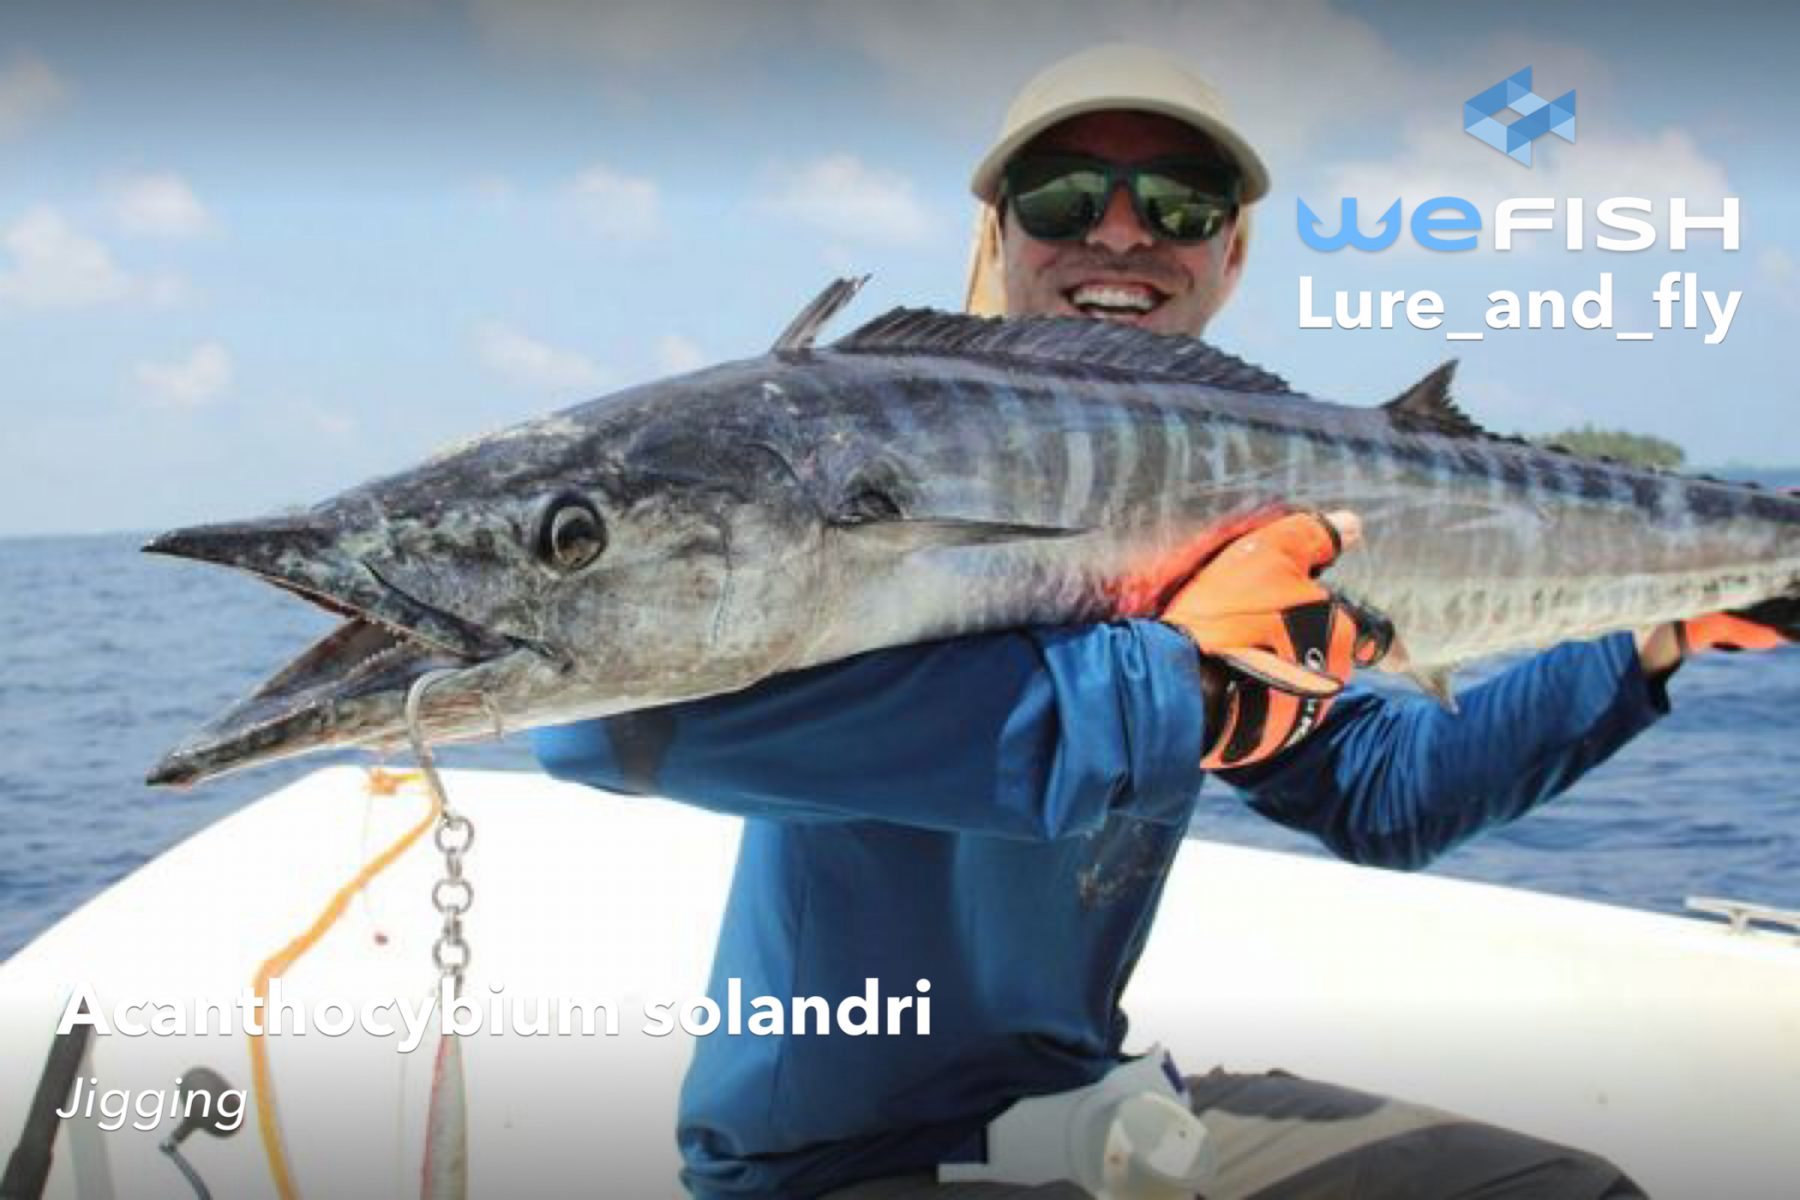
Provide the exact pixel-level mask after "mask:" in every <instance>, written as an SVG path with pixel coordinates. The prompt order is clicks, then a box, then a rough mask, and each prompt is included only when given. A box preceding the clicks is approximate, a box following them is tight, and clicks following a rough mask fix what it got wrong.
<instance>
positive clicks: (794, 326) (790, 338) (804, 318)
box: [769, 275, 869, 354]
mask: <svg viewBox="0 0 1800 1200" xmlns="http://www.w3.org/2000/svg"><path fill="white" fill-rule="evenodd" d="M867 282H869V277H868V276H867V275H858V276H856V277H854V278H845V279H834V280H832V281H831V282H830V283H829V284H827V285H826V286H825V290H824V291H822V292H820V293H819V294H818V295H817V296H814V297H813V299H812V303H811V304H808V305H807V306H806V307H805V308H803V309H801V310H800V315H799V316H797V317H795V318H794V319H793V320H792V321H790V322H788V327H787V328H786V329H784V330H782V331H781V336H780V337H778V338H776V339H775V344H774V345H773V346H771V347H769V352H770V353H771V354H801V353H804V352H806V351H807V350H810V349H812V344H813V342H814V340H815V339H817V338H818V336H819V330H821V329H823V328H824V327H825V323H826V322H827V321H829V320H831V318H833V317H835V316H837V315H838V313H839V312H841V311H842V310H843V307H844V305H846V304H848V303H850V301H851V300H853V299H855V298H856V293H857V292H859V291H861V290H862V285H863V284H865V283H867Z"/></svg>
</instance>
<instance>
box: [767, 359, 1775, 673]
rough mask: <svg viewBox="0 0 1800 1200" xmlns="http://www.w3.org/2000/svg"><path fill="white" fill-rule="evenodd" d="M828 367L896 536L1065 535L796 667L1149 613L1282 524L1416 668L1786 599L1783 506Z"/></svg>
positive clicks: (979, 382)
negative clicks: (1307, 515)
mask: <svg viewBox="0 0 1800 1200" xmlns="http://www.w3.org/2000/svg"><path fill="white" fill-rule="evenodd" d="M821 357H823V358H826V359H829V358H831V357H834V356H831V355H829V353H827V354H826V355H823V356H821ZM843 361H844V369H841V370H840V369H837V364H832V363H829V362H814V363H811V364H807V365H806V366H804V367H803V368H802V369H805V370H811V371H815V372H823V375H824V378H825V379H826V380H828V382H827V383H826V385H825V386H824V387H823V389H822V392H821V394H826V395H829V396H830V398H831V399H830V401H829V403H830V404H831V405H832V406H834V407H835V408H836V409H837V410H838V412H837V416H839V417H844V418H846V419H848V421H849V424H850V427H852V428H857V429H859V430H860V432H861V436H852V437H851V438H849V439H848V441H849V443H851V445H849V446H848V447H846V448H845V452H844V454H845V457H847V458H851V459H855V458H860V459H867V458H868V457H870V456H871V455H873V456H875V457H877V458H879V459H881V460H883V461H885V462H888V463H890V464H894V465H896V467H897V469H896V471H895V474H896V476H897V477H899V478H901V479H904V481H905V484H906V489H907V491H908V493H909V494H908V496H907V503H906V506H905V509H904V511H905V513H906V514H907V515H909V516H919V517H951V518H959V519H964V520H981V521H992V522H1001V523H1007V524H1024V525H1037V526H1043V527H1046V528H1049V529H1072V530H1078V531H1081V532H1080V533H1079V535H1078V536H1073V537H1066V538H1045V539H1022V540H1019V541H1014V542H1009V543H1006V544H1001V545H992V546H984V547H962V548H950V549H934V550H926V551H922V552H919V553H915V554H913V555H910V556H908V557H907V558H906V560H905V561H904V562H903V563H897V564H895V565H894V569H893V570H892V571H891V572H889V573H881V572H876V573H874V574H871V575H869V576H867V577H866V578H865V579H863V580H862V581H860V582H859V583H858V584H856V585H855V586H856V587H858V589H859V595H858V596H857V598H856V599H855V600H853V601H852V602H851V603H848V604H846V605H845V606H844V608H843V611H845V612H848V613H854V614H856V618H855V626H856V627H855V628H854V629H849V628H845V629H834V630H831V631H828V632H827V633H826V634H825V635H823V636H822V637H821V640H820V642H819V644H818V646H817V649H816V653H815V654H814V655H813V656H811V661H826V660H829V659H830V658H834V657H838V656H840V655H841V654H842V653H846V652H854V650H851V649H849V648H848V647H849V646H850V644H851V643H855V647H854V649H869V648H872V647H874V646H879V645H890V644H900V643H905V642H912V641H919V640H924V639H927V638H935V637H943V636H951V635H956V634H966V633H971V632H976V631H980V630H985V629H996V628H1004V627H1010V626H1019V625H1028V624H1040V623H1060V622H1072V621H1082V620H1090V619H1094V618H1097V617H1106V616H1114V615H1120V614H1128V615H1129V614H1135V615H1144V614H1149V613H1154V612H1155V611H1157V610H1158V608H1159V606H1160V602H1161V600H1162V599H1163V598H1164V597H1166V595H1167V593H1168V591H1169V590H1170V588H1171V587H1172V586H1173V585H1174V584H1176V583H1178V582H1179V581H1180V580H1181V579H1183V578H1185V577H1186V575H1187V574H1188V573H1189V571H1190V570H1191V569H1192V567H1193V566H1194V564H1195V562H1197V561H1199V558H1200V556H1201V555H1202V554H1204V553H1208V552H1210V551H1211V550H1212V549H1215V548H1216V546H1217V544H1218V542H1219V541H1220V539H1221V538H1222V537H1224V536H1226V535H1227V534H1229V533H1231V532H1235V531H1238V530H1241V529H1242V528H1244V527H1245V523H1246V522H1249V521H1255V520H1257V519H1258V518H1259V516H1260V517H1262V518H1265V519H1266V516H1267V515H1268V514H1269V513H1270V511H1271V510H1273V509H1274V508H1275V507H1276V506H1291V507H1308V508H1319V509H1326V508H1349V509H1352V510H1354V511H1356V512H1358V513H1360V514H1361V515H1362V516H1363V518H1364V522H1365V529H1366V539H1365V546H1364V547H1363V548H1361V549H1358V550H1355V551H1352V552H1351V553H1349V554H1347V555H1346V556H1345V557H1344V558H1343V559H1342V560H1341V561H1340V562H1339V563H1338V564H1337V565H1336V566H1334V567H1333V568H1332V570H1331V572H1330V574H1329V576H1328V578H1329V580H1331V581H1332V582H1334V584H1335V585H1336V586H1339V587H1341V588H1342V589H1344V590H1345V591H1346V592H1348V593H1351V594H1353V595H1355V596H1356V597H1358V598H1359V599H1361V600H1363V601H1365V602H1367V603H1370V604H1373V605H1374V606H1376V607H1377V608H1379V609H1381V610H1382V611H1384V612H1386V613H1387V614H1388V615H1389V616H1390V617H1392V618H1393V620H1394V622H1395V624H1396V627H1397V628H1398V630H1399V631H1400V634H1401V637H1402V639H1403V640H1404V642H1405V643H1406V645H1407V648H1408V651H1409V653H1410V655H1411V657H1412V660H1413V662H1414V664H1415V665H1417V666H1419V667H1421V668H1426V669H1429V668H1435V667H1441V666H1450V665H1454V664H1457V663H1461V662H1465V661H1469V660H1472V659H1475V658H1479V657H1482V656H1485V655H1490V654H1495V653H1501V652H1506V651H1511V650H1519V649H1526V648H1532V647H1540V646H1546V645H1552V644H1555V643H1557V642H1561V641H1566V640H1570V639H1575V638H1585V637H1592V636H1596V635H1598V634H1601V633H1604V632H1607V631H1610V630H1615V629H1625V628H1632V627H1636V626H1640V625H1646V624H1651V623H1655V622H1657V621H1663V620H1670V619H1674V618H1678V617H1682V616H1691V615H1694V614H1696V613H1700V612H1706V611H1713V610H1717V609H1721V608H1729V607H1739V606H1742V605H1746V604H1750V603H1753V602H1755V601H1758V600H1761V599H1766V598H1768V597H1769V596H1772V595H1777V594H1780V593H1783V592H1785V591H1788V590H1791V589H1793V588H1794V587H1795V586H1796V585H1797V584H1800V501H1795V500H1793V499H1791V498H1788V497H1785V496H1779V495H1774V494H1770V493H1766V492H1759V491H1755V490H1752V489H1750V488H1747V487H1739V486H1734V485H1722V484H1716V483H1710V482H1706V481H1701V480H1691V479H1683V478H1680V477H1672V476H1665V475H1659V474H1653V473H1647V472H1640V471H1634V470H1631V469H1628V468H1625V467H1621V466H1617V465H1610V464H1604V463H1599V462H1590V461H1587V460H1580V459H1575V458H1572V457H1570V456H1566V455H1562V454H1559V453H1555V452H1551V451H1545V450H1540V449H1537V448H1533V447H1527V446H1523V445H1516V444H1512V443H1509V442H1506V441H1503V440H1499V439H1486V438H1481V439H1476V438H1465V437H1446V436H1440V435H1431V434H1415V433H1406V432H1400V431H1397V430H1396V429H1395V428H1394V427H1393V424H1392V422H1391V421H1390V419H1389V416H1388V414H1387V413H1385V412H1384V411H1382V410H1379V409H1351V408H1343V407H1338V406H1333V405H1326V404H1321V403H1319V402H1316V401H1312V400H1308V399H1306V398H1303V397H1277V396H1268V395H1249V394H1243V393H1234V392H1230V391H1223V390H1219V389H1214V388H1209V387H1206V386H1204V385H1198V384H1193V383H1183V382H1174V381H1169V380H1165V379H1159V378H1149V379H1131V378H1128V377H1121V376H1122V374H1123V373H1122V372H1119V371H1116V370H1115V371H1103V370H1093V369H1082V368H1081V367H1079V366H1077V367H1075V368H1072V369H1061V368H1058V369H1054V370H1044V371H1025V370H1021V369H1020V368H1019V367H1018V366H1016V365H1009V364H1005V363H994V362H990V361H983V360H979V359H969V358H962V357H958V356H955V355H941V356H929V355H917V354H914V355H907V356H904V357H894V358H883V357H881V356H879V355H866V354H865V355H858V356H856V357H855V359H854V362H850V361H849V356H843ZM828 457H829V456H828ZM834 469H835V470H837V471H839V472H842V471H843V470H845V469H846V468H845V467H844V465H843V464H842V463H840V464H838V465H837V466H836V467H835V468H834Z"/></svg>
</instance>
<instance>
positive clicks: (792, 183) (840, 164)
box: [762, 154, 933, 243]
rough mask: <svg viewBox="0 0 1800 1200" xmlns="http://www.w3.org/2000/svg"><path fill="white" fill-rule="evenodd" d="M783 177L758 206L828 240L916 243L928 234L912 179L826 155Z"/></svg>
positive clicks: (928, 223) (927, 220) (928, 221)
mask: <svg viewBox="0 0 1800 1200" xmlns="http://www.w3.org/2000/svg"><path fill="white" fill-rule="evenodd" d="M782 177H783V180H784V182H783V183H782V184H781V186H780V187H778V188H777V189H775V190H773V191H771V192H769V193H768V194H767V195H765V196H764V197H763V200H762V205H763V207H764V208H765V209H767V210H768V211H770V212H775V213H779V214H781V215H783V216H786V217H790V218H792V219H794V220H796V221H799V222H801V223H803V224H806V225H810V226H812V227H813V228H814V229H816V230H817V231H819V232H820V233H824V234H827V235H828V236H831V237H836V238H843V239H845V240H848V241H856V242H896V243H915V242H921V241H924V240H926V239H927V238H929V237H930V235H931V233H932V231H933V225H932V221H931V218H930V216H929V215H928V214H927V213H926V211H925V207H924V205H922V204H921V203H920V202H919V199H918V197H917V196H916V195H915V194H914V189H913V184H912V181H911V180H909V179H907V178H906V177H905V176H904V175H899V174H896V173H895V172H892V171H883V170H879V169H876V168H873V167H869V166H866V165H864V164H863V162H862V161H861V160H860V159H858V158H856V157H855V156H854V155H850V154H831V155H827V156H826V157H824V158H820V159H815V160H813V161H812V162H810V163H805V164H803V165H802V166H800V167H799V168H798V169H795V170H788V171H783V172H782Z"/></svg>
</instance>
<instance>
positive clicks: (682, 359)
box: [656, 333, 706, 375]
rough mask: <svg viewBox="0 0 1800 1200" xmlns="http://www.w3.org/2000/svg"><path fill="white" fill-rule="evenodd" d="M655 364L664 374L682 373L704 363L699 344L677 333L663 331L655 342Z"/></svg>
mask: <svg viewBox="0 0 1800 1200" xmlns="http://www.w3.org/2000/svg"><path fill="white" fill-rule="evenodd" d="M656 365H657V366H658V367H659V368H660V369H661V370H662V372H663V373H664V374H665V375H684V374H686V373H687V372H689V371H698V370H699V369H700V368H701V367H703V366H705V365H706V354H705V352H704V351H702V350H701V349H700V347H699V346H697V345H695V344H694V343H693V342H691V341H689V340H688V339H687V338H684V337H682V336H681V335H680V334H678V333H665V334H663V336H662V337H660V338H658V339H657V342H656Z"/></svg>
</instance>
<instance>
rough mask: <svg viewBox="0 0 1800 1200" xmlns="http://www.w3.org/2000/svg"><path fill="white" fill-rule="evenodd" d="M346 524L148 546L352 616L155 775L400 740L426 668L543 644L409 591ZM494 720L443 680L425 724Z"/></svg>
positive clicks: (466, 691) (442, 726) (182, 782)
mask: <svg viewBox="0 0 1800 1200" xmlns="http://www.w3.org/2000/svg"><path fill="white" fill-rule="evenodd" d="M341 528H342V527H341V526H339V525H337V524H335V523H334V522H331V521H328V520H323V519H314V518H295V519H280V520H274V521H258V522H246V523H242V524H231V525H206V526H197V527H194V528H189V529H178V530H175V531H173V532H171V533H166V534H163V535H162V536H160V537H157V538H155V539H153V540H152V541H151V542H150V543H149V544H147V545H146V546H144V551H145V552H146V553H150V554H161V555H168V556H171V557H176V558H185V559H191V560H194V561H198V562H207V563H213V564H216V565H220V566H227V567H231V568H234V569H236V570H240V571H244V572H247V573H248V574H251V575H254V576H256V577H257V578H259V579H262V580H264V581H265V582H268V583H270V584H273V585H274V586H276V587H279V588H281V589H283V590H284V591H287V592H291V593H293V594H294V595H297V596H299V597H301V598H302V599H305V600H307V601H308V602H310V603H312V604H314V605H316V606H318V607H319V608H322V609H324V610H326V611H327V612H331V613H333V614H335V615H337V616H340V617H342V618H344V620H343V622H342V623H341V624H340V625H338V626H337V628H335V629H333V630H332V631H331V632H330V633H328V634H327V635H326V636H325V637H323V638H321V639H320V640H319V641H317V642H315V643H314V644H313V645H312V646H311V647H310V648H309V649H307V650H306V651H305V653H303V654H301V655H300V656H299V657H298V658H296V659H294V660H293V661H292V662H290V663H289V664H288V665H287V666H285V667H283V668H282V669H281V670H280V671H278V672H277V673H276V674H275V675H273V676H271V677H270V678H269V679H268V681H267V682H265V683H263V684H262V686H260V687H259V688H257V689H256V690H255V691H254V692H252V693H251V694H250V695H249V696H247V697H245V698H244V699H243V700H240V701H238V702H237V703H236V704H234V705H232V706H231V707H230V708H228V709H227V710H225V711H224V712H223V713H221V714H219V715H218V716H217V717H215V718H214V719H213V720H211V721H210V722H208V723H207V724H206V725H204V726H202V727H201V728H200V729H198V730H196V731H195V732H194V733H192V734H191V735H189V736H188V737H187V738H186V739H184V740H183V741H182V742H181V743H180V744H179V745H177V746H176V747H175V748H174V749H172V750H170V751H169V752H168V753H167V754H166V755H164V756H163V758H162V760H161V761H160V762H158V763H157V764H156V766H155V767H153V768H152V769H151V771H150V773H149V775H148V776H147V777H146V782H147V783H149V784H151V785H152V786H177V787H180V786H187V785H191V784H194V783H199V782H201V781H202V780H205V779H210V778H212V777H214V776H217V775H222V774H224V773H226V772H228V771H235V770H240V769H242V768H244V767H249V766H254V765H258V764H261V763H265V762H272V761H275V760H277V759H281V758H288V757H291V756H293V755H296V754H302V753H305V752H306V751H309V750H314V749H321V748H324V747H327V746H336V745H361V746H370V747H378V748H379V747H386V746H391V745H395V744H398V743H399V742H400V741H401V740H402V739H403V738H404V736H405V724H404V720H403V715H402V714H403V708H404V704H405V699H406V694H407V691H408V690H409V689H410V688H411V687H412V685H413V683H414V681H416V680H417V679H419V678H420V677H421V676H423V675H424V674H425V673H427V672H429V671H436V670H444V669H449V670H464V671H467V670H473V669H474V668H478V667H482V666H485V665H488V664H492V663H494V662H496V661H497V660H500V659H503V658H506V657H508V656H510V655H513V654H516V653H519V652H521V651H525V652H534V651H535V652H537V653H542V651H541V649H540V648H537V647H535V646H534V645H533V644H532V643H530V642H528V641H526V640H525V639H521V638H517V637H512V636H510V635H507V634H504V633H498V632H495V631H492V630H489V629H485V628H483V627H482V626H480V625H478V624H476V623H474V622H472V621H470V620H468V619H466V618H464V617H460V616H458V615H457V614H455V613H453V612H449V611H447V610H445V609H444V608H441V607H438V606H436V605H432V604H429V603H427V602H425V601H423V600H421V599H419V598H418V597H416V596H413V595H411V594H409V593H408V592H407V591H405V590H404V589H402V588H401V587H399V586H398V585H397V584H395V583H394V582H393V581H392V580H390V579H389V578H388V577H386V576H385V575H384V574H383V573H382V571H381V570H380V569H379V568H378V567H377V566H375V565H374V564H373V563H372V562H370V561H368V560H367V559H366V558H364V557H360V556H358V555H357V554H355V553H353V552H351V551H349V550H346V549H345V548H344V546H345V543H346V541H347V539H345V538H343V537H342V536H341ZM493 723H494V722H493V718H492V716H491V715H490V714H489V713H488V712H487V711H486V710H485V708H484V705H483V703H482V700H481V696H480V693H479V692H478V691H476V690H475V689H473V688H467V687H463V688H459V687H457V686H455V684H454V682H450V681H447V682H446V684H445V685H444V686H442V687H437V688H433V690H432V706H431V709H430V710H429V712H428V720H427V722H426V725H427V732H428V733H430V734H431V735H433V737H434V740H437V738H440V737H456V736H469V734H470V732H472V731H480V730H487V731H491V730H492V728H493Z"/></svg>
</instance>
